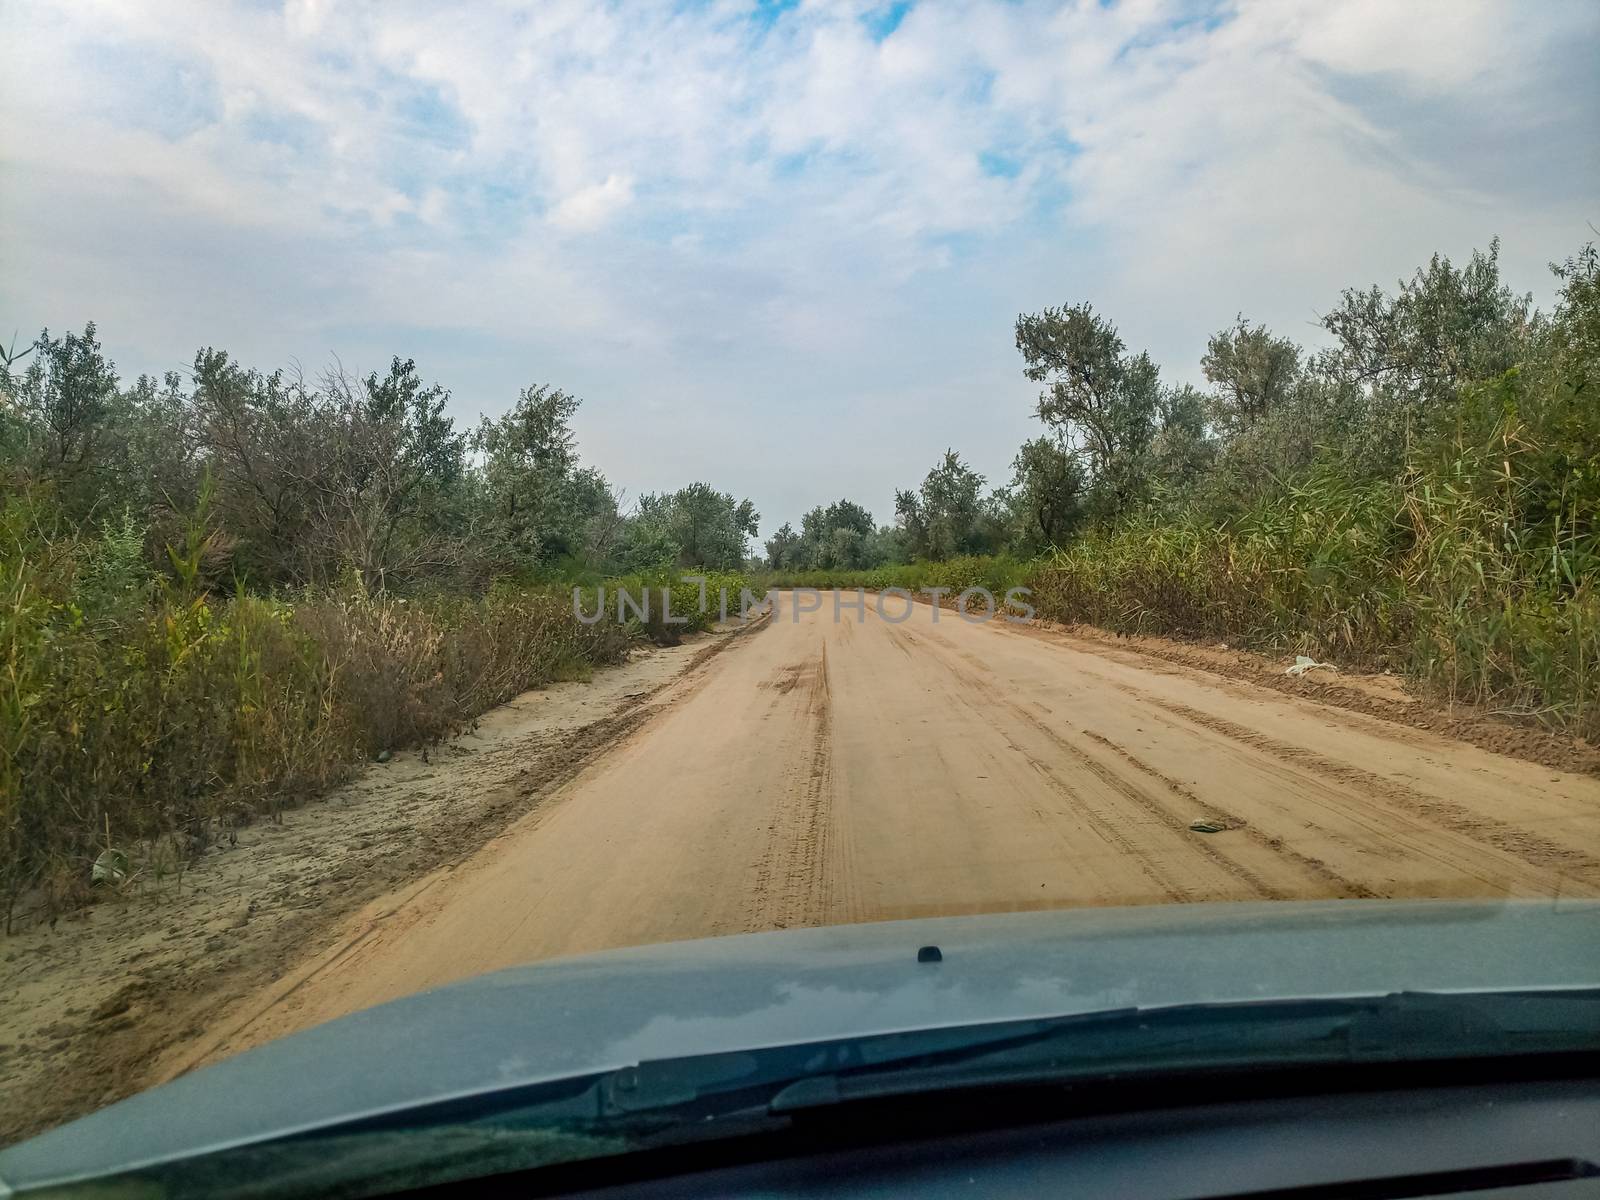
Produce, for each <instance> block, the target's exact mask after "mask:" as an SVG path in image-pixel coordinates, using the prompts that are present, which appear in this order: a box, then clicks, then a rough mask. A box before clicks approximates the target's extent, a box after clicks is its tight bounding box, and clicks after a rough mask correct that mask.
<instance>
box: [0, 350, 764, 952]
mask: <svg viewBox="0 0 1600 1200" xmlns="http://www.w3.org/2000/svg"><path fill="white" fill-rule="evenodd" d="M0 359H3V362H0V370H3V373H0V905H3V914H0V915H3V918H4V923H5V924H6V926H7V927H9V926H10V925H11V923H12V921H13V920H14V918H15V916H16V913H17V910H18V906H19V902H22V906H23V907H24V908H26V909H28V910H29V911H33V910H39V911H44V912H51V913H53V912H56V911H59V910H60V909H61V908H62V907H64V906H67V905H70V904H71V903H73V902H76V901H78V900H80V899H82V898H83V896H84V895H85V894H86V893H87V891H88V889H89V888H90V887H91V885H92V883H93V882H94V881H96V879H97V878H98V879H99V880H100V881H103V882H110V883H117V884H127V883H129V882H130V881H136V880H159V879H162V878H168V877H173V876H177V875H179V874H181V872H182V871H183V870H184V869H185V867H186V865H187V864H188V862H189V861H190V860H191V859H192V858H193V856H194V854H195V853H196V851H197V850H199V849H200V848H202V847H204V846H205V845H206V844H207V843H208V842H209V841H211V840H212V839H214V838H216V837H219V836H226V834H227V831H228V830H229V828H231V827H232V826H234V825H236V824H239V823H242V822H244V821H247V820H250V819H252V818H254V817H255V816H257V815H259V814H261V813H264V812H265V813H274V812H276V811H277V810H279V809H281V808H282V807H284V806H288V805H294V804H296V803H299V802H301V801H303V800H305V799H306V798H308V797H310V796H313V795H315V794H316V793H318V792H320V791H322V790H323V789H325V788H326V787H328V786H329V785H331V784H333V783H335V782H336V781H338V780H340V779H343V778H345V777H346V776H348V775H349V774H350V772H351V771H352V770H353V769H354V768H355V767H356V766H357V765H358V764H360V763H363V762H366V761H370V760H371V759H372V758H374V757H378V756H386V755H387V754H388V753H389V752H392V751H393V750H396V749H400V748H402V747H408V746H423V747H427V746H429V745H431V744H433V743H436V742H438V741H439V740H440V739H441V738H445V737H448V736H450V735H452V734H455V733H457V732H459V731H460V730H462V729H463V728H465V727H466V726H468V725H469V724H470V723H471V721H472V720H473V719H474V718H475V717H476V716H477V715H478V714H480V713H482V712H484V711H485V710H486V709H488V708H490V707H492V706H494V705H496V704H499V703H501V702H503V701H505V700H507V699H509V698H510V697H512V696H514V695H516V694H517V693H519V692H521V691H524V690H526V689H528V688H531V687H536V686H539V685H542V684H545V683H548V682H550V681H552V680H557V679H564V678H572V677H576V676H582V675H584V674H585V673H587V672H588V671H589V670H590V669H591V668H592V667H594V666H595V665H598V664H603V663H611V662H616V661H618V660H620V659H621V658H622V657H624V656H625V655H626V653H627V651H628V647H629V646H630V645H631V644H633V643H634V642H635V641H636V640H639V639H642V638H648V639H651V640H654V641H657V642H661V643H671V642H674V641H676V640H678V639H679V638H680V637H681V636H682V635H683V634H684V633H685V632H687V631H689V630H693V629H703V628H705V627H706V626H707V625H708V624H709V622H710V621H711V620H714V619H715V616H716V612H715V608H716V605H715V602H714V601H713V604H712V606H711V611H710V612H701V611H699V609H698V607H697V605H696V603H695V599H696V598H695V597H694V596H693V594H692V592H686V591H685V590H684V589H683V588H682V587H681V585H679V583H678V578H679V576H680V575H681V574H682V573H683V572H685V571H694V572H698V573H700V574H702V575H706V576H707V577H708V582H709V586H710V588H711V591H712V595H713V596H714V595H715V592H716V589H717V588H718V587H726V588H729V589H730V590H731V591H732V593H733V596H734V597H735V605H736V604H737V597H738V595H739V592H740V590H741V589H742V588H746V587H749V586H750V581H749V579H748V577H747V576H745V575H744V574H743V573H742V568H743V566H744V563H745V544H746V538H747V537H748V536H749V535H750V534H753V533H754V532H755V529H756V523H757V520H758V517H757V514H756V513H755V511H754V508H753V507H752V505H751V504H750V503H749V501H738V500H735V499H734V497H733V496H731V495H729V494H727V493H724V492H720V491H718V490H717V489H716V488H714V487H712V486H710V485H708V484H703V483H697V484H692V485H690V486H688V487H685V488H683V489H681V490H679V491H677V492H674V493H669V494H663V495H646V496H642V497H640V498H639V499H638V500H637V501H636V502H635V503H633V504H627V503H626V500H625V496H624V495H623V494H622V493H621V492H620V491H618V490H616V489H613V488H612V487H611V486H609V484H608V483H607V481H606V480H605V479H604V477H603V476H601V475H600V473H599V472H598V471H596V470H594V469H593V468H591V467H586V466H584V465H583V464H582V463H581V462H580V461H579V459H578V456H577V453H576V448H575V443H574V438H573V435H572V431H571V418H572V416H573V413H574V411H575V410H576V407H577V403H578V402H577V400H576V399H574V398H573V397H571V396H569V395H567V394H566V393H563V392H560V391H558V390H555V389H551V388H547V387H534V388H530V389H527V390H526V391H524V392H523V393H522V394H521V395H520V396H519V397H518V398H517V401H516V403H515V404H514V405H513V406H512V407H511V409H510V410H509V411H508V412H507V413H505V414H504V415H502V416H500V417H497V418H494V419H485V420H483V421H482V422H481V423H480V424H479V426H478V427H477V428H476V429H475V430H473V431H471V432H458V431H457V430H456V429H455V427H454V423H453V422H452V420H451V419H450V417H449V416H448V415H447V413H446V401H447V399H448V395H447V393H446V392H445V391H444V390H443V389H442V388H440V387H438V386H436V385H430V384H426V383H424V382H423V381H422V380H421V379H420V378H419V377H418V374H417V372H416V368H415V366H414V364H412V363H411V362H408V361H401V360H399V359H396V360H395V361H394V362H393V363H392V364H391V367H390V370H389V371H388V373H387V374H386V375H378V374H372V375H368V376H366V377H364V378H359V379H353V378H351V377H348V376H347V375H345V374H344V373H343V372H340V371H333V372H329V373H328V374H326V375H324V376H323V377H322V378H321V379H319V380H316V381H314V382H311V381H307V380H304V379H300V378H294V377H289V376H287V375H285V374H283V373H275V374H272V375H262V374H259V373H257V372H253V371H249V370H246V369H244V368H242V367H240V366H239V365H237V364H235V363H234V362H233V361H232V360H231V359H229V358H228V357H227V356H226V355H224V354H221V353H219V352H215V351H211V350H207V351H203V352H202V353H200V354H199V355H197V356H196V358H195V362H194V366H193V370H192V372H191V373H190V374H189V375H187V376H180V375H178V374H169V375H168V376H166V378H164V379H162V380H153V379H150V378H147V377H142V378H140V379H138V380H136V381H134V382H133V384H132V385H129V386H125V385H123V383H122V382H121V381H120V380H119V379H118V377H117V375H116V372H115V369H114V367H113V365H112V364H111V363H110V362H109V361H107V359H106V357H105V355H104V353H103V351H102V349H101V346H100V343H99V340H98V337H97V334H96V330H95V328H94V326H92V325H90V326H88V327H87V328H86V329H85V330H84V332H83V333H82V334H70V333H69V334H66V335H65V336H60V337H56V336H52V335H51V334H49V333H48V332H46V333H44V334H41V335H40V337H39V338H38V339H37V340H36V341H35V342H34V343H33V344H32V345H31V346H30V347H25V348H22V349H20V350H18V349H15V348H13V349H12V350H10V351H6V352H5V353H3V354H0ZM576 584H582V585H585V586H586V587H587V588H588V589H589V591H590V593H591V594H593V592H594V590H595V589H596V588H597V587H598V586H600V585H604V586H605V587H606V588H607V589H608V594H609V597H611V598H612V599H611V603H610V605H609V606H608V612H607V613H606V614H605V615H604V616H603V618H602V619H599V620H596V621H594V622H593V623H588V622H584V621H580V620H579V619H578V618H577V615H576V614H575V611H574V604H573V596H572V590H571V589H572V586H573V585H576ZM664 586H672V587H673V588H674V596H673V613H674V615H675V616H681V617H685V618H687V620H686V621H685V622H684V623H682V624H679V623H672V624H668V623H666V622H664V621H663V620H662V617H661V607H660V596H661V591H660V589H661V588H662V587H664ZM618 588H621V589H624V590H627V591H628V592H629V593H630V595H631V596H632V597H634V599H635V600H640V599H643V598H644V597H645V596H646V595H647V594H649V596H650V600H651V608H650V611H649V615H648V617H647V618H644V619H640V618H639V617H638V616H637V615H635V614H633V613H632V612H631V611H630V612H627V613H625V614H624V617H623V618H622V619H619V618H618V617H617V612H616V607H615V600H614V596H615V592H616V590H617V589H618ZM591 611H593V609H591Z"/></svg>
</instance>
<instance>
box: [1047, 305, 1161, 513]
mask: <svg viewBox="0 0 1600 1200" xmlns="http://www.w3.org/2000/svg"><path fill="white" fill-rule="evenodd" d="M1016 344H1017V349H1018V350H1019V351H1021V353H1022V357H1023V361H1024V363H1025V364H1026V366H1025V368H1024V371H1023V374H1024V375H1025V376H1026V377H1027V378H1028V379H1030V380H1032V381H1034V382H1035V383H1043V384H1045V385H1046V386H1045V388H1044V390H1043V391H1042V392H1041V393H1040V395H1039V404H1038V409H1037V415H1038V417H1039V419H1040V420H1041V421H1043V422H1044V423H1045V424H1046V425H1047V426H1048V427H1049V428H1051V429H1052V430H1054V431H1056V432H1057V434H1058V435H1059V436H1060V437H1061V438H1062V439H1063V441H1064V442H1065V443H1066V444H1067V445H1068V446H1069V447H1070V448H1071V449H1073V450H1075V451H1077V452H1079V453H1080V454H1081V455H1082V459H1083V462H1084V464H1085V466H1086V467H1087V470H1088V475H1089V480H1090V483H1091V484H1092V486H1093V488H1094V489H1095V490H1096V492H1097V493H1099V495H1098V498H1097V499H1098V507H1100V508H1101V509H1102V510H1103V511H1104V512H1105V513H1106V514H1107V515H1115V514H1117V513H1121V512H1124V511H1127V510H1128V509H1130V508H1131V507H1133V506H1134V505H1135V504H1136V503H1137V502H1138V501H1139V499H1140V498H1141V497H1142V496H1143V494H1144V466H1145V462H1144V459H1145V454H1146V452H1147V451H1148V450H1149V448H1150V441H1151V438H1152V437H1153V436H1154V435H1155V430H1156V414H1157V405H1158V402H1159V399H1160V373H1159V372H1158V371H1157V369H1156V365H1155V364H1154V363H1153V362H1151V361H1150V356H1149V355H1148V354H1144V353H1140V354H1136V355H1134V354H1128V353H1127V352H1126V347H1125V346H1124V345H1123V341H1122V338H1121V336H1120V335H1119V334H1118V333H1117V329H1116V326H1115V325H1113V324H1111V322H1109V321H1107V320H1106V319H1105V318H1103V317H1101V316H1100V315H1099V314H1098V313H1096V312H1095V311H1094V309H1093V308H1092V307H1091V306H1090V305H1087V304H1078V305H1073V306H1071V307H1067V308H1047V309H1045V310H1044V311H1043V312H1040V313H1035V314H1031V315H1029V314H1024V315H1022V316H1019V317H1018V318H1017V327H1016Z"/></svg>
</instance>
